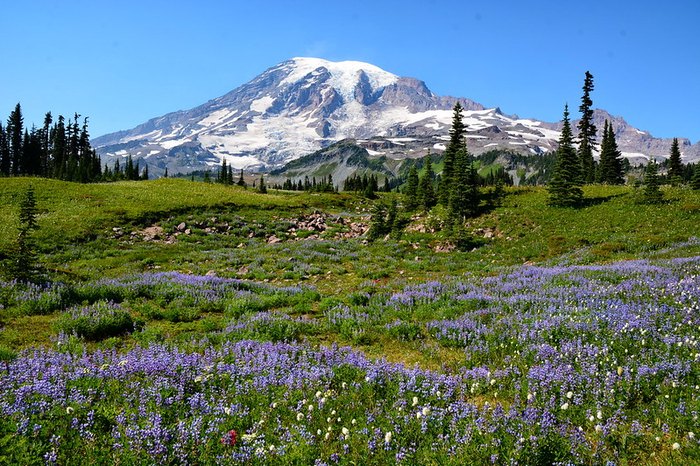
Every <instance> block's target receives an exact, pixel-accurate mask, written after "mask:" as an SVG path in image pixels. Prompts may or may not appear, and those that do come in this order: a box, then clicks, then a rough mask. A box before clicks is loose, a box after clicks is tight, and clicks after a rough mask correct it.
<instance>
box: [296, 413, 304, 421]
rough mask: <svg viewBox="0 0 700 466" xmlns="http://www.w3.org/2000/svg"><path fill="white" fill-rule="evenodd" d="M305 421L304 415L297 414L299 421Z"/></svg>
mask: <svg viewBox="0 0 700 466" xmlns="http://www.w3.org/2000/svg"><path fill="white" fill-rule="evenodd" d="M302 419H304V415H303V414H302V413H297V421H301V420H302Z"/></svg>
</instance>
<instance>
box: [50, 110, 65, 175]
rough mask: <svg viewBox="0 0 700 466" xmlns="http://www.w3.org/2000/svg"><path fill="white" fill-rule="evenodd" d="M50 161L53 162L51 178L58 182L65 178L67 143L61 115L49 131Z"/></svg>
mask: <svg viewBox="0 0 700 466" xmlns="http://www.w3.org/2000/svg"><path fill="white" fill-rule="evenodd" d="M51 140H52V143H51V159H52V160H53V176H54V178H58V179H59V180H63V179H65V178H66V170H67V167H66V164H67V152H68V150H67V147H68V146H67V143H66V127H65V119H64V118H63V115H59V116H58V123H56V126H55V127H54V128H53V129H52V130H51Z"/></svg>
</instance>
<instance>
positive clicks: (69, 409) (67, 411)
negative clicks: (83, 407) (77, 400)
mask: <svg viewBox="0 0 700 466" xmlns="http://www.w3.org/2000/svg"><path fill="white" fill-rule="evenodd" d="M74 411H75V409H73V407H72V406H68V407H67V408H66V414H73V412H74Z"/></svg>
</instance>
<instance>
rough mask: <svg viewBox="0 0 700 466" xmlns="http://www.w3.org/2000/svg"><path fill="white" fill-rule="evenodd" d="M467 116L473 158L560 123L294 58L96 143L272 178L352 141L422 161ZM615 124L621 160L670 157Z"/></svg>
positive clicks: (538, 146)
mask: <svg viewBox="0 0 700 466" xmlns="http://www.w3.org/2000/svg"><path fill="white" fill-rule="evenodd" d="M457 101H459V102H460V103H461V104H462V106H463V107H464V108H465V112H464V122H465V123H466V125H467V129H468V132H467V135H466V137H467V139H468V146H469V148H470V150H471V151H472V152H474V153H475V154H479V153H481V152H484V151H487V150H490V149H494V148H501V149H510V150H513V151H518V152H521V153H529V154H541V153H544V152H547V151H550V150H552V149H555V148H556V145H557V140H558V138H559V128H560V123H546V122H542V121H538V120H534V119H522V118H519V117H517V116H514V115H506V114H504V113H502V112H501V110H500V109H499V108H491V109H486V108H484V107H483V106H482V105H480V104H479V103H477V102H474V101H472V100H469V99H466V98H459V99H458V98H455V97H442V96H437V95H435V94H434V93H433V92H431V91H430V89H428V87H427V86H426V84H425V83H424V82H423V81H419V80H417V79H414V78H406V77H399V76H396V75H394V74H392V73H389V72H387V71H384V70H382V69H381V68H378V67H376V66H374V65H371V64H368V63H362V62H356V61H343V62H331V61H327V60H322V59H318V58H294V59H291V60H288V61H285V62H283V63H280V64H279V65H277V66H274V67H272V68H270V69H268V70H266V71H265V72H263V73H262V74H261V75H259V76H257V77H256V78H254V79H253V80H252V81H250V82H248V83H246V84H243V85H242V86H240V87H238V88H237V89H235V90H233V91H231V92H229V93H228V94H226V95H223V96H221V97H218V98H216V99H213V100H210V101H209V102H206V103H205V104H203V105H200V106H198V107H195V108H193V109H191V110H185V111H177V112H173V113H169V114H167V115H164V116H161V117H158V118H153V119H151V120H149V121H147V122H146V123H143V124H141V125H139V126H137V127H135V128H133V129H130V130H126V131H119V132H117V133H112V134H107V135H104V136H101V137H99V138H96V139H95V140H94V141H93V145H94V146H95V147H96V148H97V150H98V153H99V154H100V156H101V157H102V160H103V162H106V163H110V164H111V163H113V161H114V160H116V159H120V158H124V157H126V156H127V155H131V156H132V157H133V158H134V160H143V161H145V162H146V163H147V164H148V166H149V171H150V172H151V174H153V175H156V176H157V175H159V174H162V172H163V171H164V170H165V168H166V167H167V168H168V170H169V172H170V173H178V172H185V173H186V172H189V171H192V170H198V169H203V168H206V167H215V166H219V165H220V164H221V160H222V159H223V158H225V159H226V161H227V163H228V164H229V165H231V166H233V167H234V168H237V169H238V168H255V169H260V170H269V169H273V168H276V167H280V166H282V165H284V164H285V163H287V162H290V161H292V160H294V159H297V158H299V157H301V156H303V155H306V154H309V153H312V152H315V151H317V150H319V149H322V148H324V147H328V146H330V145H331V144H333V143H335V142H337V141H340V140H344V139H348V138H351V139H355V140H357V141H358V144H360V145H363V146H364V147H366V148H367V151H368V153H369V154H371V155H386V156H387V157H398V158H405V157H418V156H422V155H423V154H425V153H426V152H427V151H428V150H432V151H434V152H435V151H441V150H444V145H445V142H446V141H447V140H448V139H449V137H448V132H449V129H450V125H451V121H452V107H453V106H454V104H455V102H457ZM605 118H607V119H609V120H611V121H612V122H613V127H614V129H615V131H616V133H617V136H618V144H619V146H620V149H621V150H622V151H623V154H624V155H625V156H627V157H630V158H632V159H635V160H638V159H642V158H648V157H649V156H654V157H657V158H659V157H660V158H663V157H666V156H667V155H668V153H669V150H670V140H664V139H657V138H654V137H652V136H651V135H650V134H649V133H647V132H645V131H640V130H638V129H636V128H633V127H631V126H629V125H628V124H627V123H626V122H625V121H624V120H623V119H622V118H619V117H613V116H611V115H610V114H608V113H607V112H605V111H604V110H596V112H595V123H596V124H597V125H598V126H599V127H600V128H602V126H603V119H605ZM681 150H682V152H683V155H684V161H693V160H697V159H698V158H700V143H697V144H695V145H692V146H691V145H690V142H689V141H688V140H681Z"/></svg>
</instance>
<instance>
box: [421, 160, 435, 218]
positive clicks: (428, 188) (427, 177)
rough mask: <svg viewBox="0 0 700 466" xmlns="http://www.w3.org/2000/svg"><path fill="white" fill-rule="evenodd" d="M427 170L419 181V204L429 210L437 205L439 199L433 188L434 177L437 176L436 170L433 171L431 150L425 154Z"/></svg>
mask: <svg viewBox="0 0 700 466" xmlns="http://www.w3.org/2000/svg"><path fill="white" fill-rule="evenodd" d="M424 166H425V172H424V173H423V177H422V178H421V179H420V181H419V182H418V204H419V205H420V207H421V208H422V209H423V210H425V211H428V210H430V209H432V208H433V206H435V204H436V202H437V199H436V198H435V190H434V189H433V178H435V172H434V171H433V163H432V160H431V158H430V152H428V154H427V155H426V156H425V164H424Z"/></svg>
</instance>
